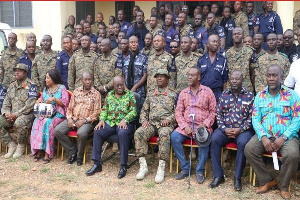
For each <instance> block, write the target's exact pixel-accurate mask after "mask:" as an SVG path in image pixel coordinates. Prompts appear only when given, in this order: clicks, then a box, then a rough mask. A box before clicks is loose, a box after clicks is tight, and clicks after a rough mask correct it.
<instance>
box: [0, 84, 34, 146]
mask: <svg viewBox="0 0 300 200" xmlns="http://www.w3.org/2000/svg"><path fill="white" fill-rule="evenodd" d="M36 100H37V87H36V85H34V84H33V82H32V81H31V80H30V79H29V78H27V79H26V80H25V81H24V82H23V83H18V81H14V82H12V83H11V84H10V86H9V88H8V91H7V94H6V97H5V99H4V102H3V106H2V109H1V113H2V114H3V115H0V142H4V143H5V144H8V143H9V142H11V141H12V140H14V141H15V142H17V143H18V144H25V140H26V134H27V133H28V131H30V129H31V125H32V122H33V119H34V115H33V106H34V104H35V102H36ZM5 113H10V114H12V113H13V114H15V115H16V116H17V118H16V120H15V122H9V121H7V120H6V118H5V116H4V114H5ZM12 126H13V130H14V131H13V132H10V131H9V127H12Z"/></svg>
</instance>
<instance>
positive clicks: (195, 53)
mask: <svg viewBox="0 0 300 200" xmlns="http://www.w3.org/2000/svg"><path fill="white" fill-rule="evenodd" d="M192 55H195V56H197V57H199V58H200V57H202V56H203V54H202V53H199V52H192Z"/></svg>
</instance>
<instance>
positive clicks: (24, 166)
mask: <svg viewBox="0 0 300 200" xmlns="http://www.w3.org/2000/svg"><path fill="white" fill-rule="evenodd" d="M29 169H30V166H29V165H28V164H25V163H24V164H22V165H21V170H22V171H23V172H25V171H27V170H29Z"/></svg>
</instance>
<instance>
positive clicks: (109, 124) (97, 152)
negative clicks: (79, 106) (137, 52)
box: [85, 76, 137, 179]
mask: <svg viewBox="0 0 300 200" xmlns="http://www.w3.org/2000/svg"><path fill="white" fill-rule="evenodd" d="M113 86H114V90H112V91H110V92H109V93H108V96H107V97H106V98H105V101H104V105H103V107H102V110H101V113H100V117H99V118H100V119H99V120H100V122H99V123H98V124H97V126H96V127H95V132H94V141H93V152H92V160H93V161H94V165H93V166H92V168H91V169H89V170H88V171H87V172H86V173H85V174H86V175H87V176H91V175H93V174H95V173H96V172H101V171H102V165H101V151H102V145H103V143H104V141H105V139H106V138H108V137H109V136H111V135H113V134H118V137H119V144H120V150H121V168H120V171H119V174H118V178H119V179H121V178H123V177H124V176H125V175H126V172H127V167H128V166H127V160H128V149H129V144H130V140H129V137H128V135H129V134H131V133H132V132H133V124H134V123H133V121H134V120H135V118H136V116H137V106H136V100H135V97H134V93H133V92H131V91H129V90H125V80H124V78H123V77H122V76H116V77H114V79H113Z"/></svg>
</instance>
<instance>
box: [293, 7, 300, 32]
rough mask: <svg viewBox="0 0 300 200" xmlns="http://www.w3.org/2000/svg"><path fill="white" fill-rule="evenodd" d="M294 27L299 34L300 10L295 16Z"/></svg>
mask: <svg viewBox="0 0 300 200" xmlns="http://www.w3.org/2000/svg"><path fill="white" fill-rule="evenodd" d="M293 27H294V28H293V29H294V34H298V30H299V29H300V10H298V11H297V12H296V13H295V16H294V18H293Z"/></svg>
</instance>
